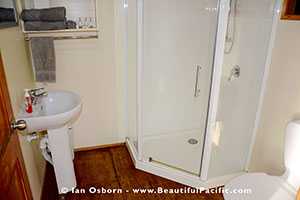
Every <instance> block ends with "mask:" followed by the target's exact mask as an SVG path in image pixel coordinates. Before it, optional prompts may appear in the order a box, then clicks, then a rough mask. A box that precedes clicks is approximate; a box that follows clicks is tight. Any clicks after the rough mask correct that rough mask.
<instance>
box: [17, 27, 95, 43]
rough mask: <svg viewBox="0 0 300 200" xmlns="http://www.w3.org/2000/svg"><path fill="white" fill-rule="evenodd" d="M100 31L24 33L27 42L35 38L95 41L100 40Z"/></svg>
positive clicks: (77, 30) (73, 30)
mask: <svg viewBox="0 0 300 200" xmlns="http://www.w3.org/2000/svg"><path fill="white" fill-rule="evenodd" d="M98 32H99V30H98V29H66V30H50V31H23V33H24V35H25V40H27V41H28V40H30V39H31V38H33V37H53V38H54V40H69V39H95V38H98Z"/></svg>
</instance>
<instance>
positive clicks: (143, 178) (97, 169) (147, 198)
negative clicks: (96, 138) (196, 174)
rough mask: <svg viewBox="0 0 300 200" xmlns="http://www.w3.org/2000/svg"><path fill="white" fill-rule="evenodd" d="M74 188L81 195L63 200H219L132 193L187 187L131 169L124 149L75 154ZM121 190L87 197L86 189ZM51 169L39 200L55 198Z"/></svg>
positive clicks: (217, 196)
mask: <svg viewBox="0 0 300 200" xmlns="http://www.w3.org/2000/svg"><path fill="white" fill-rule="evenodd" d="M75 172H76V178H77V184H78V189H85V193H83V194H75V193H68V194H67V195H66V196H65V199H67V200H97V199H99V200H100V199H101V200H106V199H107V200H109V199H113V200H152V199H155V200H173V199H174V200H177V199H178V200H196V199H197V200H223V197H222V194H206V193H201V194H157V193H153V194H149V193H146V194H135V193H134V192H133V191H132V189H133V188H134V189H135V188H142V189H143V188H145V189H153V188H154V189H156V188H158V187H161V188H167V189H180V188H187V186H184V185H181V184H179V183H175V182H173V181H170V180H167V179H164V178H161V177H158V176H155V175H152V174H149V173H146V172H143V171H140V170H137V169H135V167H134V165H133V163H132V161H131V159H130V155H129V153H128V151H127V149H126V147H125V146H119V147H111V148H105V149H97V150H91V151H83V152H76V153H75ZM91 187H95V188H98V189H101V188H102V187H103V188H105V189H119V188H120V189H122V191H123V192H122V193H115V194H91V193H90V192H89V188H91ZM58 197H59V196H58V191H57V187H56V181H55V175H54V170H53V167H52V166H51V165H50V164H47V168H46V175H45V182H44V186H43V193H42V198H41V199H42V200H56V199H59V198H58Z"/></svg>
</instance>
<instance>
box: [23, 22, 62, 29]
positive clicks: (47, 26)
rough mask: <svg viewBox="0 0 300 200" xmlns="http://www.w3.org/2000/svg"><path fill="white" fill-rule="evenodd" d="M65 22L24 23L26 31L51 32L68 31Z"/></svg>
mask: <svg viewBox="0 0 300 200" xmlns="http://www.w3.org/2000/svg"><path fill="white" fill-rule="evenodd" d="M66 28H67V25H66V22H65V21H58V22H44V21H27V22H24V29H25V31H49V30H62V29H66Z"/></svg>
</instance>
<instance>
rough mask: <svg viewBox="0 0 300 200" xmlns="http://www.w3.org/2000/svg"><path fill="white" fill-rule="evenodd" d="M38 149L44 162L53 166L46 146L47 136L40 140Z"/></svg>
mask: <svg viewBox="0 0 300 200" xmlns="http://www.w3.org/2000/svg"><path fill="white" fill-rule="evenodd" d="M40 149H41V152H42V155H43V157H44V158H45V160H46V161H48V162H49V163H51V165H53V160H52V156H51V153H50V149H49V146H48V137H47V136H45V137H43V138H42V139H41V141H40Z"/></svg>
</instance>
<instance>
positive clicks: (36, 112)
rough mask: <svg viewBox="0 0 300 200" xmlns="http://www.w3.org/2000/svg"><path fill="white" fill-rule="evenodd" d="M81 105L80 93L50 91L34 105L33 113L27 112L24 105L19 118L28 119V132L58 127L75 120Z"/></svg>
mask: <svg viewBox="0 0 300 200" xmlns="http://www.w3.org/2000/svg"><path fill="white" fill-rule="evenodd" d="M81 107H82V102H81V99H80V97H79V95H77V94H75V93H73V92H69V91H49V92H48V95H47V96H46V97H41V98H40V101H39V102H38V103H37V105H35V106H34V107H33V112H32V113H30V114H29V113H26V112H25V109H24V106H22V108H21V111H20V113H19V115H18V117H17V118H18V119H17V120H25V121H26V125H27V128H26V131H27V132H28V133H32V132H37V131H44V130H50V129H57V128H61V127H63V126H65V125H67V124H71V123H72V122H74V121H75V120H76V118H77V117H78V116H79V115H80V112H81Z"/></svg>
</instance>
